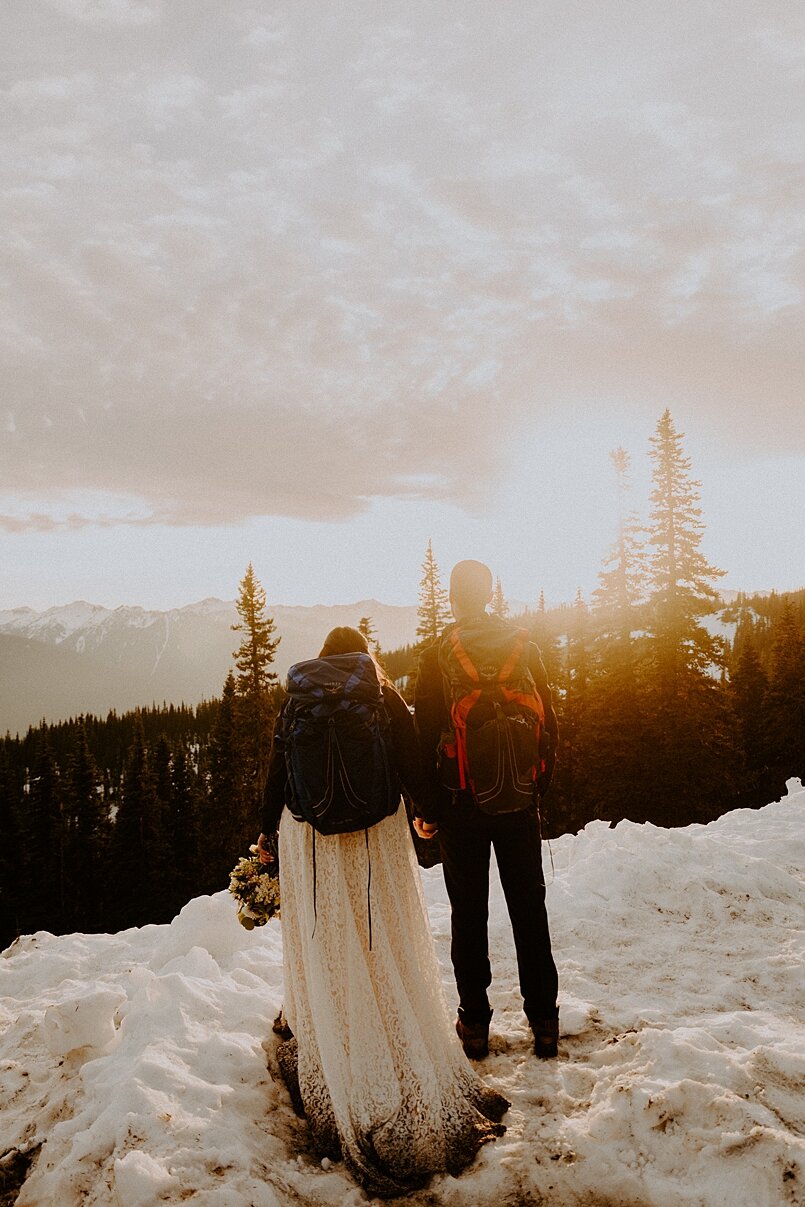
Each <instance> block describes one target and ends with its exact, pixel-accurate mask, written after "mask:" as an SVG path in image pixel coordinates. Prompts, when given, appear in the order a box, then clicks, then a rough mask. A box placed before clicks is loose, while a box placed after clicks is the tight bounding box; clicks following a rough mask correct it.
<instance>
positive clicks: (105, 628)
mask: <svg viewBox="0 0 805 1207" xmlns="http://www.w3.org/2000/svg"><path fill="white" fill-rule="evenodd" d="M268 614H269V615H270V616H272V617H273V619H274V622H275V626H276V632H277V634H278V635H279V637H280V638H281V641H280V645H279V649H278V651H277V658H276V663H275V668H276V670H277V672H278V673H279V674H280V675H281V676H282V675H283V674H284V673H285V671H286V670H287V669H288V667H289V666H290V665H291V664H292V663H293V662H296V661H298V660H299V659H300V658H308V657H311V656H313V655H314V654H315V653H316V652H317V651H318V649H319V647H320V645H321V642H322V639H323V638H324V636H325V634H326V633H327V632H328V631H329V629H331V628H333V627H334V626H335V625H342V624H349V625H357V624H358V622H359V620H360V619H361V617H363V616H369V617H371V619H372V622H373V624H374V626H375V628H376V630H377V635H378V638H379V640H380V643H381V645H382V646H383V647H384V648H386V649H393V648H395V647H396V646H399V645H404V644H405V643H406V642H409V641H412V640H413V639H414V635H415V632H416V608H415V607H414V606H411V607H395V606H392V605H389V604H382V603H379V602H378V601H377V600H374V599H370V600H360V601H358V602H356V603H354V604H337V605H334V606H325V605H319V606H314V607H290V606H287V605H279V604H278V605H276V606H273V607H271V606H270V607H269V608H268ZM237 619H238V617H237V613H236V610H235V605H234V603H233V602H231V601H226V600H221V599H212V598H210V599H203V600H201V601H200V602H198V603H193V604H188V605H187V606H185V607H182V608H173V609H171V610H170V611H166V612H160V611H148V610H146V609H145V608H140V607H119V608H113V609H112V608H103V607H100V606H99V605H97V604H91V603H87V602H85V601H84V600H78V601H76V602H75V603H71V604H67V605H65V606H63V607H55V608H48V609H47V610H46V611H43V612H37V611H35V610H34V609H32V608H13V609H10V610H6V611H0V732H4V731H5V730H7V729H10V730H11V731H12V732H14V731H15V730H23V729H25V728H26V727H27V726H28V725H30V724H35V723H36V722H38V721H39V720H40V719H41V718H42V717H44V718H46V719H48V720H58V719H60V718H63V717H67V716H75V715H77V714H78V713H81V712H94V713H100V714H103V713H105V712H107V711H108V710H109V709H110V708H115V709H117V710H118V711H120V710H122V709H126V708H132V707H134V706H135V705H138V704H139V705H144V704H150V703H152V702H153V701H158V702H161V701H163V700H167V701H169V702H172V703H180V702H181V701H184V702H185V703H188V704H193V703H197V702H198V701H199V700H201V699H204V698H206V699H209V698H210V697H211V696H214V695H217V694H218V693H220V690H221V686H222V684H223V681H224V679H225V677H226V674H227V671H228V670H229V669H230V668H231V666H232V652H233V650H234V649H235V648H236V646H237V644H238V634H237V633H233V631H232V627H231V626H232V625H233V624H234V623H236V621H237Z"/></svg>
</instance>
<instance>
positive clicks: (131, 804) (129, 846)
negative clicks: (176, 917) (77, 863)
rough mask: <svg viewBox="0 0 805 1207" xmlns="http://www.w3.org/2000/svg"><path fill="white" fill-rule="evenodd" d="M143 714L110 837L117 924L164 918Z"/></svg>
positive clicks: (136, 728) (156, 821) (111, 908)
mask: <svg viewBox="0 0 805 1207" xmlns="http://www.w3.org/2000/svg"><path fill="white" fill-rule="evenodd" d="M158 825H159V803H158V801H157V797H156V792H155V789H154V780H153V775H152V772H151V766H150V760H149V757H148V750H147V747H146V744H145V734H144V732H143V724H142V718H141V717H140V716H139V715H138V716H137V717H136V718H135V724H134V734H133V739H132V745H131V747H130V749H129V755H128V759H127V762H126V769H125V772H124V775H123V790H122V793H121V798H120V805H119V807H118V811H117V816H116V818H115V827H114V833H113V837H112V854H113V860H114V869H115V874H114V880H113V883H112V885H111V889H112V892H113V894H114V895H113V898H112V900H111V902H110V905H109V913H110V916H111V917H112V918H113V919H114V920H115V923H116V925H117V926H118V927H120V928H122V927H126V926H137V925H142V924H143V923H144V922H158V921H163V918H162V917H161V916H160V914H161V912H162V911H161V908H160V906H161V899H162V897H163V895H164V894H163V886H162V883H161V881H160V879H159V867H158V865H159V862H160V859H159V856H160V845H161V841H162V835H161V833H159V830H158Z"/></svg>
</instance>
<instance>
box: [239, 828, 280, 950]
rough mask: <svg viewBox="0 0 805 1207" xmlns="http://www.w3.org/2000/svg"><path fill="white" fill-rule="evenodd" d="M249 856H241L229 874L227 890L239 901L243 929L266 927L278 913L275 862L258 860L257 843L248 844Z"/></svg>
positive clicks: (278, 898) (277, 885) (276, 869)
mask: <svg viewBox="0 0 805 1207" xmlns="http://www.w3.org/2000/svg"><path fill="white" fill-rule="evenodd" d="M249 850H250V852H251V857H250V858H246V857H245V856H244V857H242V858H240V859H239V860H238V862H237V864H236V866H235V867H234V868H233V869H232V871H231V872H230V875H229V891H230V893H231V894H232V896H233V897H234V898H235V900H236V901H237V903H238V922H240V924H241V926H245V928H246V930H253V929H254V927H255V926H265V924H266V922H268V921H269V920H270V919H271V918H278V917H279V915H280V882H279V876H278V874H277V871H278V864H277V860H276V853H274V854H275V859H274V862H273V863H261V862H260V856H259V853H258V850H257V847H256V846H251V847H249Z"/></svg>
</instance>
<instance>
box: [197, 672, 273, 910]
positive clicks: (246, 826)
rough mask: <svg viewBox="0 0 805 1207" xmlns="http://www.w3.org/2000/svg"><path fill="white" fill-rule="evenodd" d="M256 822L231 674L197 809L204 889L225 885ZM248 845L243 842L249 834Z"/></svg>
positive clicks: (215, 729)
mask: <svg viewBox="0 0 805 1207" xmlns="http://www.w3.org/2000/svg"><path fill="white" fill-rule="evenodd" d="M258 827H259V809H258V808H257V807H256V806H255V804H254V801H253V799H252V797H251V795H247V790H246V783H245V766H244V758H243V754H242V740H241V732H240V727H239V724H238V701H237V694H236V690H235V677H234V675H233V674H232V672H231V671H230V673H229V674H228V675H227V677H226V682H225V683H224V689H223V694H222V696H221V703H220V706H219V709H218V718H217V720H216V723H215V726H214V728H213V731H212V735H211V738H210V748H209V789H208V795H207V798H206V800H205V801H204V802H203V803H202V810H201V852H202V853H201V863H202V867H203V880H204V884H205V888H206V891H207V892H211V893H214V892H218V890H219V889H221V888H225V887H226V885H227V883H228V880H227V877H228V874H229V872H230V870H231V869H232V868H233V867H234V865H235V862H236V860H237V857H238V855H244V854H246V851H247V850H248V843H249V842H251V841H252V839H251V838H249V837H248V835H250V834H251V835H253V834H254V832H255V830H256V829H257V828H258ZM247 839H248V841H247V844H246V847H245V848H243V846H242V844H243V842H244V841H245V840H247Z"/></svg>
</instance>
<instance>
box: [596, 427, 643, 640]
mask: <svg viewBox="0 0 805 1207" xmlns="http://www.w3.org/2000/svg"><path fill="white" fill-rule="evenodd" d="M609 457H610V461H611V462H612V465H613V468H614V470H615V474H616V478H617V489H618V535H617V540H616V541H615V544H614V546H613V548H612V549H611V550H610V552H609V554H608V555H607V558H606V561H605V569H603V570H602V571H601V573H600V574H599V576H598V577H599V581H600V583H601V585H600V586H599V587H598V589H597V590H596V591H594V592H593V605H594V607H595V608H596V610H597V611H599V612H603V613H605V614H609V615H610V616H611V618H612V620H611V628H612V630H613V631H614V633H615V634H616V635H617V636H618V637H619V638H620V639H622V640H624V641H629V640H630V639H631V635H632V630H633V627H634V614H635V608H636V606H637V604H638V603H639V602H640V601H641V599H642V598H643V596H644V595H645V590H646V562H645V551H644V547H643V545H642V543H641V541H640V534H641V532H642V529H641V526H640V522H639V520H638V517H637V515H636V513H635V512H634V511H628V510H627V507H626V497H627V492H628V490H629V465H630V457H629V454H628V453H627V451H626V449H624V448H616V449H614V450H613V452H611V453H610V454H609Z"/></svg>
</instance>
